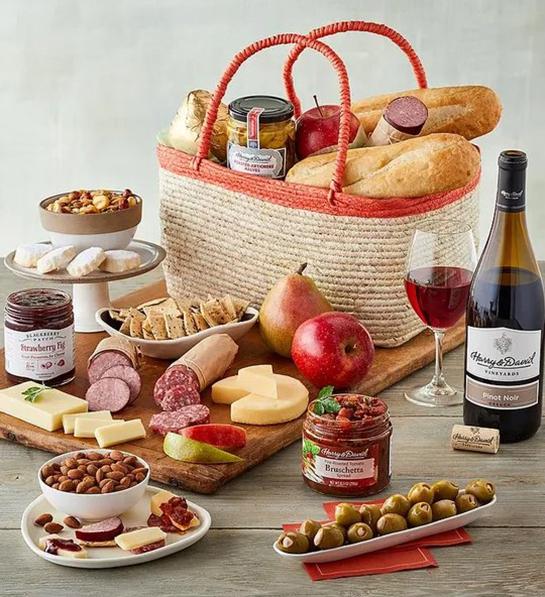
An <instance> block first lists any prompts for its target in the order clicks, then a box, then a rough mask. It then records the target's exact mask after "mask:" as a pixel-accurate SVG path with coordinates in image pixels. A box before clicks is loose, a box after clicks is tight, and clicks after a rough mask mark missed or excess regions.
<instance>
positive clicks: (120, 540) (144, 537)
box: [115, 527, 167, 551]
mask: <svg viewBox="0 0 545 597" xmlns="http://www.w3.org/2000/svg"><path fill="white" fill-rule="evenodd" d="M166 536H167V534H166V533H165V532H163V531H162V530H161V529H160V528H159V527H147V528H145V529H137V530H136V531H130V532H129V533H122V534H121V535H118V536H117V537H116V538H115V542H116V543H117V545H118V546H119V547H121V549H123V550H125V551H130V550H131V549H138V548H139V547H143V546H144V545H150V544H151V543H157V542H158V541H164V540H165V539H166Z"/></svg>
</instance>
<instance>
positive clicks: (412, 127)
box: [368, 95, 428, 146]
mask: <svg viewBox="0 0 545 597" xmlns="http://www.w3.org/2000/svg"><path fill="white" fill-rule="evenodd" d="M427 119H428V109H427V108H426V105H425V104H424V103H423V102H421V101H420V100H419V99H418V98H416V97H413V96H410V95H407V96H403V97H398V98H396V99H395V100H393V101H391V102H390V103H389V104H388V105H387V106H386V109H385V110H384V113H383V114H382V116H381V117H380V120H379V121H378V123H377V126H376V127H375V130H374V131H373V132H372V133H371V136H370V137H369V143H368V144H369V145H370V146H376V145H391V144H392V143H399V141H405V139H412V138H413V137H417V136H418V135H419V134H420V133H421V131H422V128H423V127H424V125H425V124H426V120H427Z"/></svg>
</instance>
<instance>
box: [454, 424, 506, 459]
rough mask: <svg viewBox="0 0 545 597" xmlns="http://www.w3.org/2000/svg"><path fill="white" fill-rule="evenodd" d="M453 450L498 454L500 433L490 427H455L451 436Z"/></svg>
mask: <svg viewBox="0 0 545 597" xmlns="http://www.w3.org/2000/svg"><path fill="white" fill-rule="evenodd" d="M450 443H451V446H452V449H453V450H468V451H470V452H484V453H487V454H496V453H497V451H498V450H499V448H500V432H499V430H498V429H490V428H488V427H471V426H469V425H454V426H453V428H452V433H451V435H450Z"/></svg>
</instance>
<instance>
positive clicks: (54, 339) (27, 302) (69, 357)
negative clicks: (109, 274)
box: [4, 288, 75, 386]
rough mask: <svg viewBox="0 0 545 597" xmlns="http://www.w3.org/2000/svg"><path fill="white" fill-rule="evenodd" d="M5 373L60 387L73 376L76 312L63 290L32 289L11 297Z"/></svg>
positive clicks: (7, 309)
mask: <svg viewBox="0 0 545 597" xmlns="http://www.w3.org/2000/svg"><path fill="white" fill-rule="evenodd" d="M4 342H5V359H6V365H5V366H6V374H7V377H8V379H9V380H10V381H12V382H14V383H19V382H22V381H25V380H31V381H36V382H40V383H45V384H46V385H48V386H60V385H63V384H65V383H68V382H69V381H72V380H73V379H74V374H75V364H74V313H73V310H72V299H71V298H70V295H69V294H67V293H66V292H63V291H62V290H55V289H50V288H29V289H26V290H20V291H18V292H13V293H12V294H10V295H9V296H8V299H7V301H6V306H5V309H4Z"/></svg>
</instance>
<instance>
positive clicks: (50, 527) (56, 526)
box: [44, 522, 64, 533]
mask: <svg viewBox="0 0 545 597" xmlns="http://www.w3.org/2000/svg"><path fill="white" fill-rule="evenodd" d="M63 529H64V527H63V526H62V524H60V523H59V522H48V523H47V524H45V525H44V531H45V532H46V533H60V532H61V531H62V530H63Z"/></svg>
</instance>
